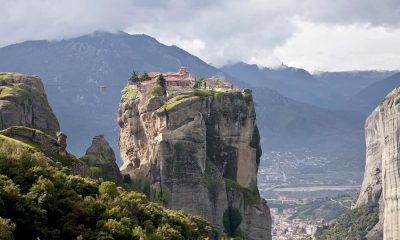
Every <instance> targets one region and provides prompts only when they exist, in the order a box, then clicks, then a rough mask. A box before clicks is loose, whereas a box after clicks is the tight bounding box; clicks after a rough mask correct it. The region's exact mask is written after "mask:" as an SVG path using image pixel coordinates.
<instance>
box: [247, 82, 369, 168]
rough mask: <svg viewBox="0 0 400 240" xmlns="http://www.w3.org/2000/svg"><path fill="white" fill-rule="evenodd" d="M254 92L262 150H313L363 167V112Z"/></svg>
mask: <svg viewBox="0 0 400 240" xmlns="http://www.w3.org/2000/svg"><path fill="white" fill-rule="evenodd" d="M253 95H254V98H255V100H256V111H257V123H258V125H259V128H260V132H261V135H262V136H263V138H262V145H263V149H264V150H283V151H285V150H291V151H296V150H301V149H302V150H312V151H313V152H314V153H318V154H321V155H322V156H326V157H328V158H329V159H332V158H335V159H341V161H350V162H352V163H353V165H354V166H363V159H364V156H363V154H364V134H363V131H364V130H363V128H364V119H365V115H363V114H360V113H358V112H352V111H335V110H327V109H323V108H320V107H316V106H313V105H310V104H306V103H301V102H298V101H295V100H292V99H289V98H287V97H284V96H282V95H280V94H278V93H277V92H275V91H273V90H269V89H255V90H254V91H253ZM263 103H268V104H263Z"/></svg>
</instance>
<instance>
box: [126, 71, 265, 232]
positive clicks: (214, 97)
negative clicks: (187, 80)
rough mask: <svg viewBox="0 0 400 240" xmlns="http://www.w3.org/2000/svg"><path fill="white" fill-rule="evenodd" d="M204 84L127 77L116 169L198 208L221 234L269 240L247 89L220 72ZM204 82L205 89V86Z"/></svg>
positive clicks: (173, 203) (163, 199)
mask: <svg viewBox="0 0 400 240" xmlns="http://www.w3.org/2000/svg"><path fill="white" fill-rule="evenodd" d="M199 86H203V88H192V87H190V86H186V87H173V86H170V87H168V88H167V92H166V95H163V94H160V92H159V91H154V90H155V88H157V86H152V85H145V84H142V83H137V84H133V83H130V84H128V85H127V86H126V87H125V89H124V90H123V94H122V98H121V102H120V106H119V113H118V123H119V126H120V136H119V145H120V150H121V156H122V159H123V161H124V164H123V166H122V167H121V171H122V173H123V174H127V175H130V177H131V178H132V181H133V182H135V181H140V182H142V183H143V182H144V183H146V184H147V185H148V186H147V188H148V189H149V192H148V195H149V197H150V198H151V199H152V200H153V201H157V202H160V203H162V204H164V205H165V206H166V207H168V208H171V209H176V210H183V211H184V212H187V213H190V214H195V215H200V216H203V217H204V218H205V219H207V220H208V221H209V222H210V223H211V224H213V225H214V226H216V227H217V228H218V229H219V230H220V234H221V235H227V236H241V237H243V238H245V239H271V217H270V213H269V208H268V206H267V204H266V202H265V200H263V199H261V198H260V195H259V193H258V188H257V171H258V164H259V159H260V155H261V148H260V144H259V142H260V136H259V133H258V128H257V125H256V114H255V110H254V102H253V98H252V94H251V91H250V90H248V89H245V90H240V89H236V88H234V87H232V86H231V84H229V83H227V82H225V81H224V80H222V79H206V80H204V81H203V83H202V84H201V85H199ZM205 86H207V88H205Z"/></svg>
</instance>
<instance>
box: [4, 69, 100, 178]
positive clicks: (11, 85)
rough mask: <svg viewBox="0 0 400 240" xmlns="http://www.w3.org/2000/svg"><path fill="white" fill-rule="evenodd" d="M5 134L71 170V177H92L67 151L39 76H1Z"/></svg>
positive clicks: (64, 137)
mask: <svg viewBox="0 0 400 240" xmlns="http://www.w3.org/2000/svg"><path fill="white" fill-rule="evenodd" d="M1 129H2V131H0V134H1V135H4V136H7V137H10V138H13V139H17V140H19V141H22V142H24V143H26V144H28V145H30V146H32V147H34V148H35V149H36V150H39V151H41V152H43V153H44V154H45V155H46V156H47V157H49V158H50V159H52V160H53V161H55V162H60V163H61V164H63V165H64V166H66V167H68V168H69V169H70V172H71V174H76V175H82V176H92V172H91V171H90V169H89V168H88V166H87V165H86V164H85V163H84V162H82V161H80V160H79V159H77V158H76V157H75V156H73V155H72V154H69V153H68V152H67V151H66V146H67V144H66V138H67V136H66V135H65V134H64V133H62V132H59V131H60V126H59V123H58V120H57V118H56V116H55V115H54V113H53V110H52V109H51V107H50V105H49V103H48V102H47V97H46V93H45V91H44V88H43V84H42V82H41V80H40V79H39V78H38V77H34V76H30V75H25V74H21V73H0V130H1Z"/></svg>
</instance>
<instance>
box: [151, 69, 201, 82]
mask: <svg viewBox="0 0 400 240" xmlns="http://www.w3.org/2000/svg"><path fill="white" fill-rule="evenodd" d="M147 74H148V75H149V77H150V78H151V80H149V81H146V83H148V84H152V83H153V84H154V83H155V82H156V81H157V78H158V77H159V76H160V75H161V74H162V75H163V77H164V78H165V81H166V84H167V86H181V87H189V86H192V84H193V82H194V80H195V79H194V77H193V76H192V75H190V73H189V72H188V71H187V70H186V68H185V67H180V68H179V69H178V72H166V73H160V72H149V73H147Z"/></svg>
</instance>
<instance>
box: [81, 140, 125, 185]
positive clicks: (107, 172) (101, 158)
mask: <svg viewBox="0 0 400 240" xmlns="http://www.w3.org/2000/svg"><path fill="white" fill-rule="evenodd" d="M81 160H82V161H84V162H85V163H86V164H87V165H88V166H89V167H90V169H91V170H92V173H93V176H94V177H95V178H102V179H103V180H106V181H113V182H115V183H118V184H121V183H122V176H121V173H120V171H119V168H118V165H117V163H116V160H115V154H114V151H113V150H112V148H111V146H110V144H109V143H108V142H107V140H106V139H105V137H104V135H98V136H95V137H94V138H93V140H92V145H91V146H90V147H89V148H88V149H87V150H86V154H85V156H83V157H82V158H81Z"/></svg>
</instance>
